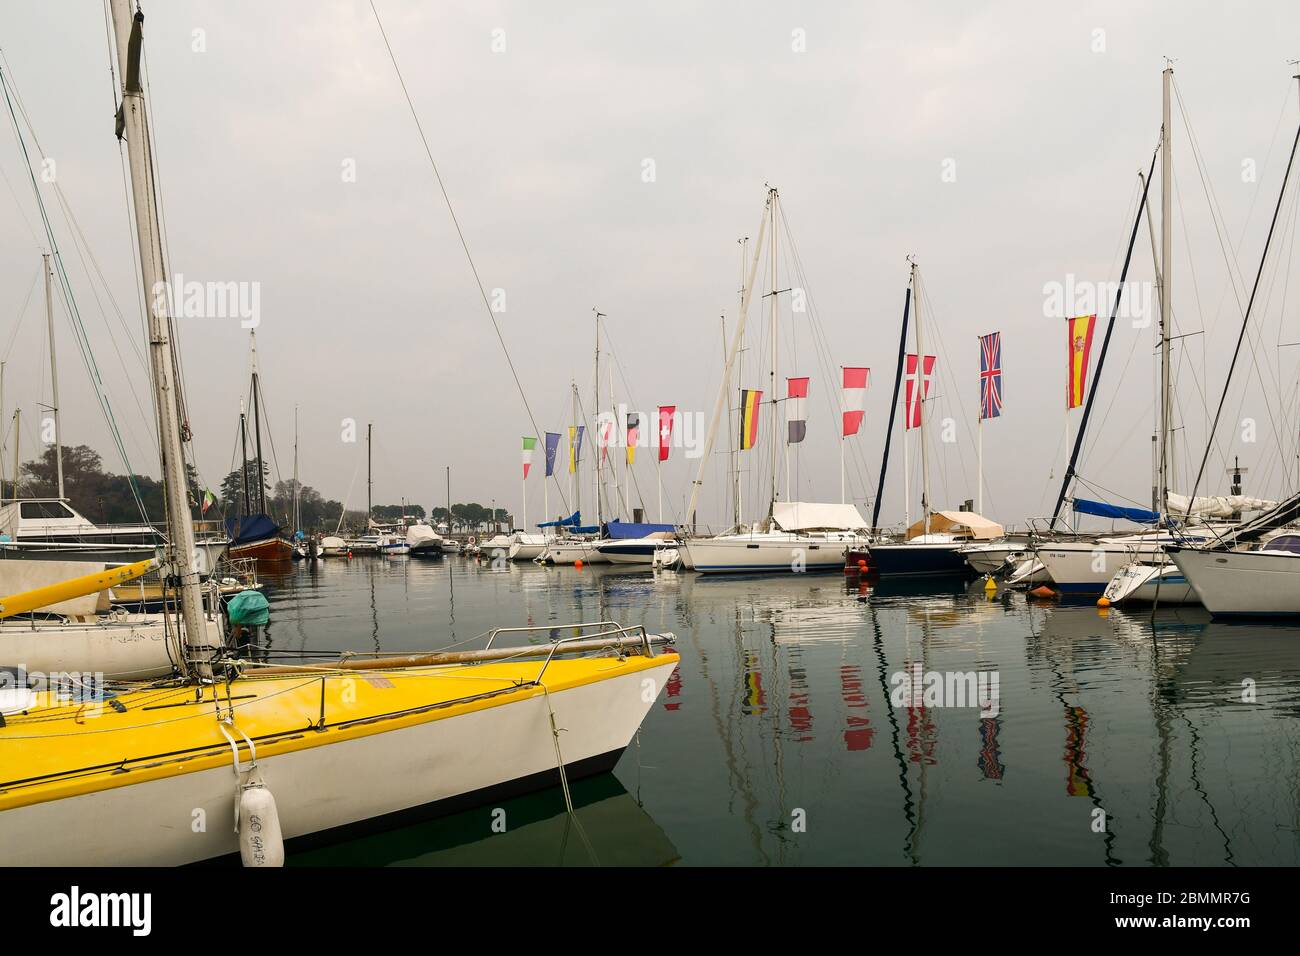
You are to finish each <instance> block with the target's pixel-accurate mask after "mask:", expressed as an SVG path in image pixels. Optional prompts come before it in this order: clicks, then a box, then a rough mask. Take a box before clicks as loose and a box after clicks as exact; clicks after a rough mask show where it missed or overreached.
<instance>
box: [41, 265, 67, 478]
mask: <svg viewBox="0 0 1300 956" xmlns="http://www.w3.org/2000/svg"><path fill="white" fill-rule="evenodd" d="M41 261H42V262H43V263H44V267H45V321H46V324H47V325H48V326H49V330H50V390H51V392H52V401H53V402H54V407H53V408H52V409H50V410H51V411H52V412H53V413H54V467H55V469H56V472H57V475H58V488H59V499H60V500H62V499H63V498H65V497H66V495H64V493H63V427H62V425H61V424H60V422H59V360H58V359H57V358H55V354H54V292H53V290H52V284H51V277H50V254H49V253H48V252H47V253H45V254H44V255H42V256H41Z"/></svg>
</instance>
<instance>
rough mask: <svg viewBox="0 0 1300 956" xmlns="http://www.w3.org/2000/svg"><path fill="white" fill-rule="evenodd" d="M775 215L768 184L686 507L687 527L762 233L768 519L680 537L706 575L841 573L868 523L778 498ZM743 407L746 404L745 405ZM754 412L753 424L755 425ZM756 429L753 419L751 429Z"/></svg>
mask: <svg viewBox="0 0 1300 956" xmlns="http://www.w3.org/2000/svg"><path fill="white" fill-rule="evenodd" d="M779 214H780V195H779V193H778V192H777V190H776V188H775V187H770V186H769V187H768V190H767V198H766V201H765V203H764V207H763V218H762V220H761V221H760V224H759V231H758V237H757V241H756V242H755V245H754V255H753V258H752V259H751V261H750V267H749V276H748V279H747V280H746V282H745V285H744V290H743V292H742V296H741V307H740V320H739V322H737V324H736V331H735V335H734V337H733V338H732V342H731V348H730V349H729V351H728V355H727V363H726V366H725V367H724V369H723V375H722V382H721V386H720V388H719V391H718V397H717V401H716V402H715V404H714V409H713V418H712V421H711V423H710V427H709V431H708V433H707V435H706V437H705V445H704V452H703V454H702V456H701V459H700V468H699V472H698V474H697V476H696V480H695V483H694V486H693V487H692V490H691V498H690V503H689V505H688V506H687V509H686V521H685V524H686V526H687V527H689V526H690V525H692V524H693V523H694V519H695V512H696V508H697V506H698V504H699V495H700V490H701V488H702V487H703V484H704V473H705V468H706V466H707V463H708V462H709V461H710V460H711V459H710V456H711V454H712V451H713V445H714V441H715V439H716V436H717V430H718V425H719V422H720V419H721V415H722V411H723V409H724V407H725V406H726V405H727V404H728V402H729V399H730V397H731V372H732V368H733V367H734V364H735V361H736V356H737V355H738V354H739V350H740V346H741V343H742V342H743V341H744V333H745V325H746V319H747V316H748V313H749V304H750V301H751V299H752V292H753V287H754V278H755V275H756V274H757V271H758V264H759V260H760V259H761V257H762V252H763V240H764V237H765V236H766V238H767V239H768V242H769V245H768V273H769V277H770V279H771V291H770V292H769V298H770V300H771V340H772V347H771V367H770V370H769V376H770V377H769V381H770V383H771V392H772V393H773V394H771V395H770V396H769V403H770V408H771V411H770V415H771V433H770V443H771V462H770V464H771V493H770V496H769V498H768V512H767V517H766V518H765V519H764V520H763V521H762V522H759V523H758V524H756V525H755V526H753V527H751V528H741V527H736V528H735V529H733V530H732V531H731V532H729V533H727V534H721V535H716V536H713V537H691V536H685V537H683V538H681V540H680V541H679V542H678V546H677V550H678V552H679V554H680V556H681V561H682V564H683V566H684V567H686V568H688V569H690V570H694V571H698V572H700V573H703V574H724V573H731V574H736V573H740V574H744V573H766V572H784V573H796V574H797V573H803V572H808V571H829V570H840V569H842V568H843V567H844V555H845V552H846V551H847V550H848V549H849V548H850V547H852V546H854V545H857V544H859V543H861V542H862V541H863V540H864V536H865V534H866V529H867V522H866V520H865V519H864V518H863V517H862V515H861V513H860V512H859V511H858V509H857V507H856V506H854V505H851V504H825V503H820V502H799V501H781V500H779V495H778V488H777V479H778V474H779V472H778V464H779V460H778V454H779V448H780V434H779V430H778V428H779V419H780V417H781V416H780V415H779V414H778V411H777V401H778V398H777V395H776V394H775V392H776V387H775V383H776V382H777V372H778V364H777V363H778V348H777V341H778V338H777V336H778V321H777V320H778V310H777V296H778V293H779V290H778V288H777V266H778V258H777V225H778V216H779ZM742 404H744V403H742ZM754 411H755V410H754V409H751V416H750V419H749V421H750V423H751V424H754V423H755V421H756V420H755V419H754V418H753V412H754ZM741 415H742V423H741V430H742V432H743V431H744V430H745V418H744V416H745V409H743V408H742V410H741ZM756 429H757V426H756V424H754V432H755V434H756Z"/></svg>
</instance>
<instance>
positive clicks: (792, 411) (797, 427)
mask: <svg viewBox="0 0 1300 956" xmlns="http://www.w3.org/2000/svg"><path fill="white" fill-rule="evenodd" d="M786 382H787V383H789V386H790V387H789V391H788V392H787V393H786V407H785V422H786V427H787V429H788V430H789V434H788V435H786V441H787V442H788V443H789V444H791V445H795V444H798V443H799V442H801V441H803V439H804V436H805V435H807V434H808V413H807V412H805V411H804V410H803V403H804V399H806V398H807V397H808V379H807V378H787V379H786Z"/></svg>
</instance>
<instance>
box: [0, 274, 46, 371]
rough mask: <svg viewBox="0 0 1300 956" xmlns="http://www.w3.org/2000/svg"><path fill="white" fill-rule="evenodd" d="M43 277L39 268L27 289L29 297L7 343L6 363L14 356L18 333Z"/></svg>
mask: <svg viewBox="0 0 1300 956" xmlns="http://www.w3.org/2000/svg"><path fill="white" fill-rule="evenodd" d="M40 277H41V270H40V268H37V270H36V273H35V274H34V275H33V276H32V284H31V285H30V286H29V287H28V289H27V295H26V297H25V298H24V299H23V304H22V305H21V306H19V308H18V313H17V315H18V321H17V322H15V323H14V329H13V331H12V332H10V333H9V341H8V342H7V343H5V350H4V361H6V362H7V361H9V356H10V355H12V354H13V350H14V342H15V341H16V340H17V338H18V331H19V329H21V328H22V327H23V319H25V318H26V317H27V306H28V305H30V304H31V301H32V293H34V292H35V291H36V280H37V279H39V278H40Z"/></svg>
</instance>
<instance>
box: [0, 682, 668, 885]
mask: <svg viewBox="0 0 1300 956" xmlns="http://www.w3.org/2000/svg"><path fill="white" fill-rule="evenodd" d="M674 666H675V658H674V659H673V661H669V662H666V663H665V664H663V665H661V666H659V667H652V668H648V669H646V670H641V671H637V672H635V673H631V674H626V675H623V676H620V677H614V678H609V679H606V680H600V681H595V682H592V683H589V684H583V685H580V686H577V687H570V688H568V689H566V690H562V691H556V692H552V693H551V694H550V695H545V694H536V695H533V696H532V697H530V698H528V699H526V700H513V701H509V702H505V703H502V704H500V705H498V706H493V707H489V708H485V709H482V710H475V711H471V712H469V713H462V714H459V715H456V716H451V717H446V718H442V719H437V720H430V721H427V722H424V723H420V724H416V725H414V726H409V727H405V728H402V729H399V730H388V731H381V732H378V733H375V734H372V735H370V736H367V737H361V738H353V739H350V740H341V741H337V742H334V743H330V744H327V745H323V746H316V747H309V748H306V749H302V750H295V751H292V752H290V753H284V754H277V755H274V756H271V757H265V758H260V759H259V760H258V769H259V771H260V773H261V776H262V779H263V780H264V781H265V783H266V785H267V787H268V788H269V790H270V792H271V794H272V795H273V796H274V798H275V803H276V808H277V811H278V816H279V820H280V825H281V827H282V830H283V833H284V837H285V839H286V840H292V839H294V838H300V837H307V836H310V835H313V834H315V835H321V834H326V833H328V832H329V831H333V830H338V829H339V828H346V827H351V826H354V825H359V824H366V825H368V826H369V827H371V828H374V827H381V828H382V827H383V826H385V825H387V826H393V825H398V824H400V823H404V822H406V820H407V819H409V818H415V817H418V816H426V815H430V814H433V813H437V812H440V811H442V812H445V811H447V810H450V809H455V808H458V807H463V806H468V805H473V804H475V803H481V802H482V801H484V800H487V799H489V798H495V797H497V796H507V795H510V794H513V793H518V792H524V791H527V790H531V789H539V788H540V787H542V786H548V785H550V784H551V782H552V780H553V779H555V778H558V773H557V760H556V750H555V737H554V736H553V734H552V731H551V715H550V712H549V711H548V701H549V706H550V707H552V708H553V709H554V715H555V725H556V726H559V727H563V728H564V730H565V732H564V734H562V735H561V741H560V746H561V748H562V753H563V756H564V763H565V766H566V767H567V768H568V774H569V776H570V778H571V779H572V778H574V777H577V776H582V775H586V774H590V773H594V772H602V771H604V770H608V769H611V768H612V767H613V765H614V763H615V762H616V761H617V759H618V756H619V755H620V754H621V753H622V752H623V750H624V749H625V748H626V747H627V745H628V744H629V743H630V742H631V740H632V738H633V736H634V735H635V733H636V731H637V728H638V727H640V725H641V721H642V720H643V719H644V717H645V715H646V712H647V711H649V709H650V707H651V705H652V704H653V703H654V701H655V699H656V697H657V695H658V693H659V692H660V691H661V690H662V689H663V687H664V684H665V683H666V682H667V680H668V677H669V675H670V674H671V673H672V670H673V667H674ZM651 681H652V682H653V684H651V683H650V682H651ZM650 689H652V690H653V692H652V693H647V692H646V691H647V690H650ZM597 717H598V718H599V719H595V718H597ZM485 744H486V745H485ZM241 756H242V757H243V758H244V760H245V761H246V760H247V752H246V751H244V752H243V753H242V754H241ZM358 781H367V785H365V786H358V785H357V784H358ZM142 808H146V809H147V812H142ZM234 816H235V775H234V773H233V771H232V765H226V766H222V767H215V768H212V769H208V770H201V771H196V772H191V773H186V772H183V765H181V766H180V767H178V772H177V773H176V774H175V775H173V776H170V777H165V778H161V779H156V780H151V781H147V782H144V783H139V784H127V785H124V786H121V787H118V788H116V789H111V790H100V791H96V792H93V793H89V794H85V795H81V796H73V797H67V798H64V799H62V800H53V801H48V802H45V803H38V804H33V805H30V806H25V807H17V808H14V809H10V810H6V811H5V813H4V829H5V834H6V837H5V863H6V864H7V865H10V866H174V865H180V864H185V863H193V862H197V861H200V860H205V859H212V858H214V857H223V856H229V855H231V854H235V853H238V852H239V844H238V837H237V836H236V834H235V833H234V831H233V828H232V826H231V821H232V820H233V819H234ZM200 819H201V820H203V821H204V826H203V827H202V828H199V827H196V826H195V821H196V820H200ZM105 821H112V823H111V825H105ZM344 833H346V831H343V832H340V833H338V834H337V835H338V836H343V835H344Z"/></svg>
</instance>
